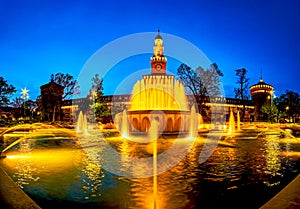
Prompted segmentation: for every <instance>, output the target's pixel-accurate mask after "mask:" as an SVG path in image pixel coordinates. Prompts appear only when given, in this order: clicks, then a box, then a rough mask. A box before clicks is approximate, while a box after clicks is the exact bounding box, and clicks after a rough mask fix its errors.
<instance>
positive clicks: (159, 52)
mask: <svg viewBox="0 0 300 209" xmlns="http://www.w3.org/2000/svg"><path fill="white" fill-rule="evenodd" d="M150 60H151V69H152V70H151V74H160V75H162V74H163V75H165V74H166V65H167V58H166V57H165V56H164V46H163V39H162V37H161V35H160V31H159V30H158V34H157V36H156V37H155V40H154V46H153V56H152V57H151V59H150Z"/></svg>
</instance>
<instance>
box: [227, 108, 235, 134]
mask: <svg viewBox="0 0 300 209" xmlns="http://www.w3.org/2000/svg"><path fill="white" fill-rule="evenodd" d="M234 132H235V122H234V115H233V111H232V110H230V116H229V129H228V133H229V134H232V133H234Z"/></svg>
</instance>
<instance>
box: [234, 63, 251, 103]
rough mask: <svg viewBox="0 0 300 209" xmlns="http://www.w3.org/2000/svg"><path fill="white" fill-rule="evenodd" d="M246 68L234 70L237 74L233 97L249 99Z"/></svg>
mask: <svg viewBox="0 0 300 209" xmlns="http://www.w3.org/2000/svg"><path fill="white" fill-rule="evenodd" d="M246 74H247V70H246V69H245V68H241V69H237V70H235V75H236V76H237V80H236V84H238V86H239V87H238V88H234V93H235V98H236V99H242V100H248V99H249V78H247V77H246Z"/></svg>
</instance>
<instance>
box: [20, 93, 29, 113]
mask: <svg viewBox="0 0 300 209" xmlns="http://www.w3.org/2000/svg"><path fill="white" fill-rule="evenodd" d="M28 92H29V90H28V89H26V87H25V88H24V89H21V94H22V96H21V99H23V100H24V118H25V115H26V109H25V103H26V100H27V99H28V98H29V94H28Z"/></svg>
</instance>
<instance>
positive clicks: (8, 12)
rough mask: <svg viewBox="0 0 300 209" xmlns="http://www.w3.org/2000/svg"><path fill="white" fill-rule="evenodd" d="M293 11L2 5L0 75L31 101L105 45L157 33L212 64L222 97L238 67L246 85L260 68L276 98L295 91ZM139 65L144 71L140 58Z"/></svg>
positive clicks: (253, 4) (166, 4)
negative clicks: (243, 72) (195, 50)
mask: <svg viewBox="0 0 300 209" xmlns="http://www.w3.org/2000/svg"><path fill="white" fill-rule="evenodd" d="M299 11H300V3H299V1H297V0H294V1H292V0H285V1H281V0H278V1H270V0H263V1H261V0H256V1H240V0H235V1H232V0H219V1H213V0H211V1H210V0H207V1H199V0H195V1H187V0H185V1H174V0H173V1H172V0H170V1H140V0H137V1H129V0H127V1H91V0H85V1H74V0H73V1H63V3H62V1H54V0H51V1H46V0H43V1H40V0H39V1H32V0H27V1H13V0H2V1H1V2H0V15H1V18H0V26H1V27H0V76H2V77H4V78H5V79H6V80H8V82H9V83H11V84H13V85H14V86H15V87H16V88H17V90H18V92H17V93H16V94H15V95H14V96H20V90H21V88H24V87H27V89H29V90H30V92H29V94H30V97H31V99H35V98H36V96H38V95H39V93H40V89H39V87H40V85H42V84H45V83H47V82H48V81H49V79H50V75H51V73H56V72H63V73H69V74H71V75H73V76H74V77H75V78H76V77H77V76H78V74H79V73H80V71H81V69H82V67H83V66H84V64H85V63H86V61H87V60H88V59H89V57H90V56H92V55H93V54H94V53H95V52H96V51H97V50H98V49H99V48H101V47H102V46H104V45H105V44H107V43H109V42H110V41H113V40H115V39H117V38H120V37H122V36H125V35H129V34H133V33H140V32H155V31H157V29H158V28H159V29H160V30H161V31H162V32H164V33H168V34H174V35H176V36H179V37H181V38H184V39H186V40H188V41H190V42H191V43H193V44H194V45H196V46H197V47H198V48H199V49H201V50H202V51H203V52H204V53H205V54H206V55H207V56H208V58H209V59H210V60H211V61H212V62H216V63H217V64H218V65H219V68H220V69H221V70H222V71H223V73H224V78H223V85H224V88H225V93H226V96H229V97H233V88H234V87H235V86H236V84H235V77H234V76H235V74H234V70H235V69H238V68H242V67H244V68H246V69H247V70H248V77H249V78H250V84H251V85H252V84H254V83H256V82H258V81H259V78H260V71H261V69H262V71H263V79H264V81H265V82H267V83H269V84H272V85H274V87H275V94H276V95H280V94H281V93H284V92H285V90H286V89H289V90H293V91H297V92H300V89H299V87H300V85H299V78H300V70H299V60H300V59H299V58H300V15H299ZM153 38H154V37H153ZM151 41H152V40H151ZM166 45H167V43H166ZM143 64H145V66H146V67H148V65H149V60H148V58H147V57H146V60H145V61H144V62H143ZM141 67H144V65H141V63H136V64H134V66H128V64H126V63H125V64H124V65H123V66H121V65H120V66H118V68H117V69H120V73H119V76H120V77H122V76H123V77H126V75H127V74H130V73H132V71H136V70H139V68H141ZM114 82H115V79H110V78H108V79H106V80H104V90H105V93H106V94H112V93H113V92H114V90H113V87H114ZM116 85H117V84H116ZM129 89H131V88H129ZM128 93H130V92H128Z"/></svg>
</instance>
